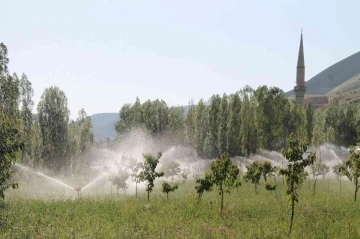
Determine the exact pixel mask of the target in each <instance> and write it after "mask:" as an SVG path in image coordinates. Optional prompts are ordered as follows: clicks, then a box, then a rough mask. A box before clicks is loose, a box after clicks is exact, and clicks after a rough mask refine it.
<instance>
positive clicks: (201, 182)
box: [195, 152, 241, 213]
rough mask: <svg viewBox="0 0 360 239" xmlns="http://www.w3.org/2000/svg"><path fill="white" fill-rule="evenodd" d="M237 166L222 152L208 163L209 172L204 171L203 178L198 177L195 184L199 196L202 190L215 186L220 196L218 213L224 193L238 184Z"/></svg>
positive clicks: (222, 204) (222, 203) (222, 205)
mask: <svg viewBox="0 0 360 239" xmlns="http://www.w3.org/2000/svg"><path fill="white" fill-rule="evenodd" d="M238 175H239V168H238V167H237V166H236V164H235V163H233V162H232V161H231V160H230V156H229V154H228V153H227V152H225V153H223V154H222V155H221V157H220V158H218V159H216V160H215V161H213V162H212V163H211V164H210V170H209V172H207V173H205V178H204V179H198V180H197V181H196V183H197V184H198V185H196V186H195V189H196V190H197V193H198V195H199V198H200V197H201V196H202V194H203V192H204V191H210V190H211V189H212V187H213V186H215V187H216V188H217V191H218V193H219V195H220V196H221V204H220V213H221V212H222V210H223V207H224V193H230V191H231V189H233V188H235V187H238V186H240V185H241V184H240V182H239V181H238V180H237V179H238Z"/></svg>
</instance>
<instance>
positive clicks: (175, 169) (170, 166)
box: [162, 161, 181, 182]
mask: <svg viewBox="0 0 360 239" xmlns="http://www.w3.org/2000/svg"><path fill="white" fill-rule="evenodd" d="M162 171H163V172H164V176H165V178H168V177H171V182H173V180H174V176H176V175H178V174H179V173H180V172H181V169H180V164H178V163H177V162H174V161H171V162H167V163H165V164H164V166H163V168H162Z"/></svg>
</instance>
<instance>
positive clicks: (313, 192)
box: [313, 175, 318, 197]
mask: <svg viewBox="0 0 360 239" xmlns="http://www.w3.org/2000/svg"><path fill="white" fill-rule="evenodd" d="M317 178H318V175H316V177H315V182H314V187H313V197H314V196H315V187H316V181H317Z"/></svg>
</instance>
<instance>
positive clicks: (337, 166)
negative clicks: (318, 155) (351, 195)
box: [333, 163, 343, 192]
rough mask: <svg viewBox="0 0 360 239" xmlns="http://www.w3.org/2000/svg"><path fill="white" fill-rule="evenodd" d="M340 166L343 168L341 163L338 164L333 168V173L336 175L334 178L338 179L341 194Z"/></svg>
mask: <svg viewBox="0 0 360 239" xmlns="http://www.w3.org/2000/svg"><path fill="white" fill-rule="evenodd" d="M341 166H343V164H342V163H338V164H336V165H334V166H333V173H334V174H335V175H336V178H337V179H339V181H340V192H341V176H343V175H342V173H341V172H340V168H341Z"/></svg>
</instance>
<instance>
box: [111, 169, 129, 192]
mask: <svg viewBox="0 0 360 239" xmlns="http://www.w3.org/2000/svg"><path fill="white" fill-rule="evenodd" d="M128 178H129V173H128V172H126V171H125V170H121V169H120V170H119V171H118V173H117V174H113V175H111V176H110V181H111V182H112V184H113V185H115V186H116V190H117V193H119V189H122V190H123V191H124V192H125V190H126V189H127V184H126V180H127V179H128Z"/></svg>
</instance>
